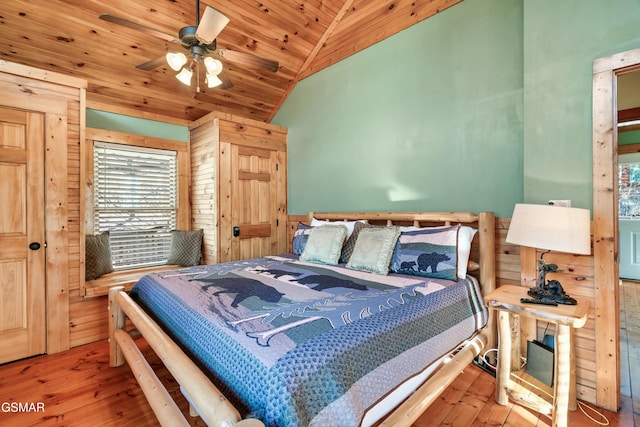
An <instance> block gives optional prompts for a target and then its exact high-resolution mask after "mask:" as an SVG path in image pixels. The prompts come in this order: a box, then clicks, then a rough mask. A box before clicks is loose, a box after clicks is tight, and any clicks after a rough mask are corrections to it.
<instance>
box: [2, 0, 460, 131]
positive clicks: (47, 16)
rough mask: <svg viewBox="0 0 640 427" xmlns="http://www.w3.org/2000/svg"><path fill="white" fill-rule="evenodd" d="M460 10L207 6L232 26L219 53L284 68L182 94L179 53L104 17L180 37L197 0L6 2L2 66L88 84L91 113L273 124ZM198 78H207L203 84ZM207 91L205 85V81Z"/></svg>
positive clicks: (416, 5) (397, 4)
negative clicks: (299, 93)
mask: <svg viewBox="0 0 640 427" xmlns="http://www.w3.org/2000/svg"><path fill="white" fill-rule="evenodd" d="M460 1H462V0H408V1H407V0H393V1H387V0H297V1H292V0H262V1H253V0H233V1H232V0H202V1H200V2H199V3H200V11H199V16H202V13H203V12H204V9H205V7H206V6H211V7H213V8H215V9H217V10H218V11H220V12H222V13H223V14H225V15H226V16H227V17H228V18H229V19H230V22H229V24H228V25H227V26H226V27H225V28H224V29H223V30H222V32H221V33H220V35H219V36H218V38H217V43H218V46H219V47H223V48H226V49H229V50H233V51H237V52H243V53H252V54H255V55H258V56H261V57H264V58H269V59H273V60H276V61H278V63H279V67H278V70H277V72H275V73H272V72H269V71H265V70H259V69H253V68H251V67H248V66H245V65H241V64H239V63H234V62H230V61H223V64H224V70H225V74H226V76H227V77H228V78H229V80H231V81H232V83H233V87H231V88H229V89H225V90H223V89H220V88H213V89H208V88H207V87H206V85H205V84H204V83H203V82H202V83H201V85H200V86H201V88H200V90H201V92H200V93H199V94H198V95H196V88H195V84H194V85H192V86H191V87H188V86H185V85H183V84H182V83H180V82H179V81H178V80H177V79H175V78H174V75H175V74H176V73H175V72H174V71H173V70H172V69H170V68H169V67H168V66H167V65H166V63H163V64H162V65H161V66H160V67H158V68H156V69H154V70H153V71H142V70H139V69H136V67H135V66H136V65H137V64H140V63H143V62H145V61H148V60H150V59H153V58H156V57H158V56H161V55H164V54H165V53H166V52H167V51H174V52H177V51H180V50H181V49H182V48H181V47H180V45H179V44H176V43H170V42H166V41H164V40H162V39H159V38H156V37H153V36H151V35H149V34H146V33H144V32H141V31H137V30H134V29H131V28H127V27H124V26H121V25H116V24H114V23H112V22H107V21H105V20H101V19H99V16H100V15H101V14H103V13H108V14H111V15H115V16H117V17H120V18H124V19H126V20H129V21H132V22H135V23H137V24H140V25H143V26H146V27H150V28H153V29H157V30H159V31H161V32H163V33H166V34H170V35H176V36H177V34H178V31H179V30H180V28H182V27H184V26H188V25H196V0H117V1H116V0H1V1H0V60H6V61H11V62H16V63H19V64H24V65H29V66H32V67H36V68H40V69H44V70H48V71H55V72H58V73H62V74H66V75H70V76H74V77H79V78H82V79H85V80H87V82H88V89H87V105H88V107H90V108H96V109H101V110H105V111H111V112H117V113H122V114H128V115H134V116H139V117H148V118H152V119H157V120H165V121H170V122H175V123H188V122H190V121H192V120H196V119H198V118H200V117H202V116H203V115H205V114H207V113H208V112H210V111H220V112H224V113H231V114H236V115H240V116H244V117H249V118H253V119H256V120H261V121H270V120H271V118H272V117H273V116H274V115H275V114H276V112H277V111H278V109H279V108H280V106H281V105H282V103H283V102H284V100H285V99H286V97H287V96H288V95H289V93H290V92H291V90H293V88H294V87H295V85H296V83H297V82H298V81H300V80H301V79H303V78H305V77H308V76H309V75H311V74H313V73H315V72H317V71H319V70H322V69H324V68H326V67H328V66H330V65H332V64H335V63H336V62H338V61H340V60H342V59H344V58H346V57H348V56H350V55H352V54H354V53H356V52H358V51H360V50H362V49H364V48H366V47H369V46H371V45H372V44H374V43H376V42H378V41H380V40H382V39H384V38H387V37H389V36H391V35H393V34H395V33H397V32H399V31H401V30H403V29H405V28H407V27H409V26H411V25H413V24H415V23H416V22H419V21H421V20H423V19H426V18H429V17H430V16H432V15H434V14H436V13H438V12H440V11H442V10H444V9H446V8H448V7H450V6H452V5H454V4H456V3H459V2H460ZM201 77H202V76H201ZM202 81H204V79H203V78H202Z"/></svg>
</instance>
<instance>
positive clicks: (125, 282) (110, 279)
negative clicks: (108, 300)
mask: <svg viewBox="0 0 640 427" xmlns="http://www.w3.org/2000/svg"><path fill="white" fill-rule="evenodd" d="M177 268H180V266H179V265H159V266H156V267H148V268H140V269H137V270H126V271H116V272H113V273H108V274H105V275H104V276H100V277H98V278H97V279H94V280H87V281H85V282H84V295H85V296H86V297H98V296H102V295H107V294H108V293H109V288H112V287H114V286H124V288H125V290H127V291H129V290H131V288H132V287H133V285H135V283H136V282H137V281H138V280H139V279H140V278H141V277H142V276H144V275H145V274H148V273H153V272H154V271H162V270H175V269H177Z"/></svg>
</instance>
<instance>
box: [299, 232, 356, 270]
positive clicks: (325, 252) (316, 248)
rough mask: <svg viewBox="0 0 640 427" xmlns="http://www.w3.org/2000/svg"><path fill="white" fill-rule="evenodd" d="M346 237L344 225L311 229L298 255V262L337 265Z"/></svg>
mask: <svg viewBox="0 0 640 427" xmlns="http://www.w3.org/2000/svg"><path fill="white" fill-rule="evenodd" d="M346 235H347V227H345V226H344V225H333V224H328V225H321V226H319V227H313V228H312V229H311V232H310V233H309V238H308V239H307V244H306V246H305V247H304V250H303V251H302V254H300V260H301V261H308V262H316V263H319V264H330V265H335V264H337V263H338V261H339V259H340V253H341V252H342V243H343V242H344V239H345V236H346Z"/></svg>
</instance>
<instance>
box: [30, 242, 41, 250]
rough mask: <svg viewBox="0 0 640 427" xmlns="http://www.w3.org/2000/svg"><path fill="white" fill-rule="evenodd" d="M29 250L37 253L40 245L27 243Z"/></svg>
mask: <svg viewBox="0 0 640 427" xmlns="http://www.w3.org/2000/svg"><path fill="white" fill-rule="evenodd" d="M29 249H31V250H32V251H37V250H38V249H40V243H38V242H31V243H29Z"/></svg>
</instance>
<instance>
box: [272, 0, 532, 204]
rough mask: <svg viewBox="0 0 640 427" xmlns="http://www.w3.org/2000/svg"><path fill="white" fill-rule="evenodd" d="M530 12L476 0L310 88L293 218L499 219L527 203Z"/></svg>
mask: <svg viewBox="0 0 640 427" xmlns="http://www.w3.org/2000/svg"><path fill="white" fill-rule="evenodd" d="M522 10H523V5H522V2H521V1H513V0H466V1H464V2H462V3H460V4H458V5H456V6H453V7H451V8H449V9H447V10H445V11H444V12H441V13H440V14H438V15H436V16H434V17H432V18H429V19H428V20H426V21H423V22H421V23H419V24H416V25H414V26H412V27H410V28H409V29H407V30H405V31H403V32H401V33H399V34H396V35H395V36H393V37H390V38H388V39H386V40H384V41H382V42H380V43H378V44H376V45H374V46H372V47H370V48H368V49H366V50H364V51H362V52H360V53H358V54H356V55H353V56H351V57H350V58H347V59H346V60H344V61H341V62H340V63H338V64H335V65H334V66H332V67H330V68H328V69H326V70H323V71H321V72H319V73H317V74H315V75H313V76H311V77H309V78H307V79H305V80H303V81H301V82H300V83H299V84H298V85H297V86H296V88H295V89H294V90H293V92H292V93H291V95H290V96H289V97H288V98H287V100H286V102H285V103H284V105H283V106H282V108H281V109H280V111H279V112H278V114H277V115H276V117H275V118H274V120H273V123H275V124H278V125H280V126H284V127H287V128H288V129H289V158H288V162H289V171H288V172H289V175H288V177H289V212H290V213H291V214H302V213H305V212H307V211H308V210H323V211H324V210H328V211H366V210H374V211H378V210H379V211H385V210H389V211H412V210H418V211H422V210H431V211H440V210H472V211H481V210H493V211H495V212H496V214H497V215H499V216H511V213H512V211H513V205H514V203H515V202H518V201H521V200H522V198H523V175H522V168H523V158H522V156H523V153H522V149H523V146H522V139H523V135H522V131H523V52H522V47H523V38H522V37H523V35H522V28H523V18H522Z"/></svg>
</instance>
